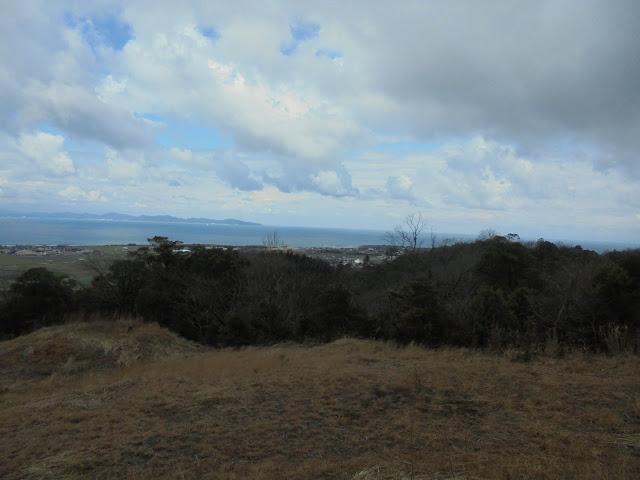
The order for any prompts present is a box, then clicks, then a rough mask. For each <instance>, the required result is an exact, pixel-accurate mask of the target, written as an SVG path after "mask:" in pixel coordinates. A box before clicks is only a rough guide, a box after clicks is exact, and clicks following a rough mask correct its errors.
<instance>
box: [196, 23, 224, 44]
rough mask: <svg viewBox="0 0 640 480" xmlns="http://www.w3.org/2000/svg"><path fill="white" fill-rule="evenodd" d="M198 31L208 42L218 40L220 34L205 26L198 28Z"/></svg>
mask: <svg viewBox="0 0 640 480" xmlns="http://www.w3.org/2000/svg"><path fill="white" fill-rule="evenodd" d="M198 31H199V32H200V34H201V35H202V36H203V37H207V38H208V39H210V40H213V41H215V40H218V39H219V38H220V34H219V33H218V31H217V30H216V29H215V28H213V27H210V26H206V27H199V28H198Z"/></svg>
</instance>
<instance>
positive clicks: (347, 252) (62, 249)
mask: <svg viewBox="0 0 640 480" xmlns="http://www.w3.org/2000/svg"><path fill="white" fill-rule="evenodd" d="M118 246H119V245H118ZM141 246H143V245H137V244H133V243H131V244H128V245H122V246H121V247H122V253H123V254H126V253H128V252H129V251H130V249H131V251H133V250H135V249H136V248H139V247H141ZM207 247H209V248H224V249H234V250H260V249H265V248H266V247H264V246H258V245H254V246H240V247H238V246H230V245H229V246H228V245H207ZM272 250H274V248H272ZM275 250H280V251H285V252H286V251H290V252H292V253H299V254H304V255H308V256H309V257H312V258H318V259H321V260H324V261H325V262H327V263H329V264H330V265H332V266H338V265H350V266H352V267H356V268H359V267H362V266H364V265H366V264H374V263H380V262H382V261H384V260H386V259H388V258H389V256H390V255H391V252H390V251H389V247H388V246H385V245H362V246H357V247H287V246H280V247H276V248H275ZM180 251H181V252H183V253H189V251H190V249H189V245H184V246H183V248H182V249H181V250H180ZM0 254H3V255H15V256H19V257H48V256H61V255H66V256H78V255H100V251H99V250H98V249H96V248H95V247H92V246H83V245H0Z"/></svg>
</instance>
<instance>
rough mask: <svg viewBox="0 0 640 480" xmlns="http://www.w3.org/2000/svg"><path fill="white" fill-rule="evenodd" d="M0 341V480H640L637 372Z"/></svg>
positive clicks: (78, 328) (354, 351) (146, 344)
mask: <svg viewBox="0 0 640 480" xmlns="http://www.w3.org/2000/svg"><path fill="white" fill-rule="evenodd" d="M131 325H132V324H131V323H129V322H124V321H121V322H115V323H109V322H94V323H74V324H67V325H63V326H58V327H50V328H46V329H42V330H39V331H36V332H34V333H31V334H29V335H25V336H22V337H19V338H16V339H13V340H9V341H5V342H2V343H0V384H1V385H2V390H1V393H0V407H1V408H0V458H1V459H2V461H0V477H1V478H5V479H31V478H39V479H40V478H41V479H79V478H137V479H146V478H148V479H163V478H167V479H169V478H193V479H196V478H197V479H207V478H210V479H219V478H225V479H227V478H228V479H239V478H256V479H257V478H262V479H282V478H292V479H295V478H301V479H302V478H304V479H329V478H331V479H333V478H343V479H353V480H355V479H358V480H382V479H385V480H386V479H396V480H399V479H409V478H415V479H453V478H465V479H467V478H472V479H489V478H491V479H494V478H504V479H507V478H520V479H529V478H531V479H533V478H536V479H552V478H583V479H601V478H619V479H624V478H628V479H631V478H638V474H639V473H640V378H639V377H638V375H637V372H638V371H639V369H640V358H639V357H637V356H618V357H613V358H611V357H605V356H600V355H580V354H573V355H571V356H569V357H567V358H563V359H555V358H551V357H538V358H536V359H534V360H533V361H531V362H529V363H520V362H517V361H514V359H513V358H512V357H513V355H512V354H505V355H501V356H498V355H491V354H487V353H481V352H475V351H469V350H463V349H452V350H449V349H441V350H429V349H424V348H421V347H415V346H409V347H405V348H398V347H396V346H394V345H393V344H390V343H389V344H387V343H381V342H373V341H359V340H352V339H342V340H338V341H336V342H333V343H330V344H326V345H297V344H296V345H294V344H292V345H276V346H273V347H261V348H247V349H240V350H238V349H236V350H232V349H225V350H205V349H203V348H202V347H200V346H197V345H195V344H193V343H190V342H188V341H186V340H183V339H181V338H179V337H177V336H176V335H174V334H173V333H170V332H169V331H167V330H164V329H162V328H160V327H158V326H157V325H155V324H133V328H131V329H130V328H129V327H130V326H131Z"/></svg>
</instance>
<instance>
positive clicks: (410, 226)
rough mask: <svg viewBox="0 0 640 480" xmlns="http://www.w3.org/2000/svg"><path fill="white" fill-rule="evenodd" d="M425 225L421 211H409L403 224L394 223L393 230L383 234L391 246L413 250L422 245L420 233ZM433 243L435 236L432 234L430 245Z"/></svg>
mask: <svg viewBox="0 0 640 480" xmlns="http://www.w3.org/2000/svg"><path fill="white" fill-rule="evenodd" d="M426 227H427V221H426V220H425V219H423V218H422V213H418V214H416V213H411V214H409V215H407V218H405V219H404V225H396V227H395V228H394V230H393V232H387V233H386V234H385V240H386V241H387V243H389V244H391V246H393V247H395V246H400V247H402V248H404V249H405V250H410V251H411V252H415V251H416V250H418V249H419V248H421V247H422V244H423V240H422V238H420V235H421V233H422V231H423V230H424V229H425V228H426ZM434 243H435V237H434V236H433V234H432V245H433V244H434Z"/></svg>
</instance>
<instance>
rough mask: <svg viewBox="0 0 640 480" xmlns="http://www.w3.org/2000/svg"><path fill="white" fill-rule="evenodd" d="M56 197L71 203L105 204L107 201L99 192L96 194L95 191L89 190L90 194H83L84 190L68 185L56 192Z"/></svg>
mask: <svg viewBox="0 0 640 480" xmlns="http://www.w3.org/2000/svg"><path fill="white" fill-rule="evenodd" d="M58 195H60V196H61V197H64V198H65V199H67V200H71V201H79V200H84V201H87V202H96V201H102V202H105V201H106V200H107V199H106V198H105V197H104V196H102V195H100V192H98V191H97V190H91V191H90V192H85V191H84V190H82V189H81V188H79V187H76V186H75V185H69V186H67V187H65V188H64V189H62V190H60V191H59V192H58Z"/></svg>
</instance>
